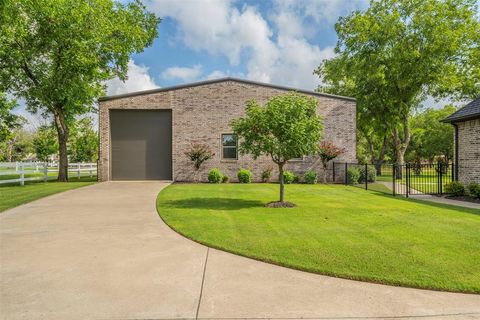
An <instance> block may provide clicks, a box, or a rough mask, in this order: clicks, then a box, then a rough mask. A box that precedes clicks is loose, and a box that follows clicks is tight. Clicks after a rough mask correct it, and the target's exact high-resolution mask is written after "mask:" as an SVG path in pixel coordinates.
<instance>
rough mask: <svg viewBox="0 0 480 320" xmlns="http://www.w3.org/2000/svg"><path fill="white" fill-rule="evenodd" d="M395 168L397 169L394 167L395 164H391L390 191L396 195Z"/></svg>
mask: <svg viewBox="0 0 480 320" xmlns="http://www.w3.org/2000/svg"><path fill="white" fill-rule="evenodd" d="M396 170H397V169H396V168H395V165H394V164H392V184H393V188H392V192H393V196H395V195H396V194H395V185H396V183H395V174H396Z"/></svg>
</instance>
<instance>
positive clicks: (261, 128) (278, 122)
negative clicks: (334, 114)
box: [232, 92, 323, 207]
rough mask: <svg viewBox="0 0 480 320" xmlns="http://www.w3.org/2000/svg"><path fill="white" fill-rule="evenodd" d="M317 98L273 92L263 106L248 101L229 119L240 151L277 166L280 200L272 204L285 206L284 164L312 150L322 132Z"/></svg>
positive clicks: (315, 146) (314, 148) (313, 150)
mask: <svg viewBox="0 0 480 320" xmlns="http://www.w3.org/2000/svg"><path fill="white" fill-rule="evenodd" d="M317 105H318V101H317V100H316V99H315V98H313V97H309V96H305V95H300V94H298V93H295V92H292V93H288V94H285V95H280V96H275V97H273V98H271V99H269V100H268V102H267V103H266V104H265V106H261V105H260V104H258V103H257V102H256V101H249V102H247V108H246V115H245V117H241V118H239V119H236V120H234V121H233V122H232V128H233V131H234V132H235V133H236V134H238V136H239V137H240V138H241V142H240V146H239V149H240V152H241V153H242V154H246V153H248V154H251V155H252V156H253V158H254V159H257V158H258V157H259V156H261V155H265V156H269V157H271V159H272V161H273V162H274V163H275V164H277V166H278V172H279V175H278V180H279V182H280V200H279V202H278V203H272V205H273V206H280V207H283V206H288V205H289V204H288V203H286V202H285V201H284V198H285V196H284V193H285V192H284V177H283V171H284V166H285V164H286V163H287V161H288V160H291V159H294V158H298V157H302V156H305V155H312V154H315V153H316V152H317V151H318V149H319V143H320V138H321V136H322V129H323V126H322V121H321V118H320V116H318V115H317V114H316V111H317Z"/></svg>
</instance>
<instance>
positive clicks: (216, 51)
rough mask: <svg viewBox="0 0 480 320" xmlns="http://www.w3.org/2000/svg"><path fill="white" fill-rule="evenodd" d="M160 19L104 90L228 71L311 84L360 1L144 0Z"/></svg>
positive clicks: (156, 84) (139, 87)
mask: <svg viewBox="0 0 480 320" xmlns="http://www.w3.org/2000/svg"><path fill="white" fill-rule="evenodd" d="M146 5H147V7H148V8H149V10H151V11H153V12H155V13H156V14H157V15H158V16H159V17H161V18H162V19H163V20H162V22H161V23H160V25H159V27H158V38H157V39H156V40H155V42H154V44H153V46H152V47H150V48H147V49H146V50H145V51H144V52H142V53H140V54H136V55H133V56H132V60H131V61H130V72H129V80H128V81H126V83H121V82H120V81H118V80H113V81H110V82H109V87H108V94H118V93H124V92H131V91H137V90H143V89H151V88H154V87H165V86H170V85H175V84H181V83H188V82H192V81H199V80H205V79H214V78H220V77H225V76H232V77H239V78H245V79H251V80H256V81H261V82H268V83H273V84H283V85H288V86H292V87H298V88H302V89H309V90H313V89H315V87H316V86H317V85H318V84H319V81H318V78H317V77H316V76H314V75H313V74H312V72H313V70H314V68H315V67H316V66H317V65H318V64H319V63H320V62H321V61H322V60H323V59H325V58H330V57H332V56H333V55H334V51H333V49H334V47H335V43H336V40H337V39H336V34H335V29H334V25H335V22H336V21H337V20H338V18H339V17H340V16H345V15H347V14H348V13H349V12H351V11H352V10H357V9H363V8H365V7H366V6H367V5H368V2H367V1H365V0H331V1H327V0H306V1H294V0H271V1H233V0H232V1H228V0H218V1H215V0H212V1H209V0H177V1H174V0H165V1H164V0H149V1H147V2H146Z"/></svg>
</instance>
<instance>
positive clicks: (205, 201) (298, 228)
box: [157, 184, 480, 293]
mask: <svg viewBox="0 0 480 320" xmlns="http://www.w3.org/2000/svg"><path fill="white" fill-rule="evenodd" d="M286 192H287V193H286V199H287V200H288V201H292V202H294V203H296V204H297V205H298V207H296V208H265V207H263V205H264V204H265V203H267V202H269V201H272V200H275V199H276V198H277V197H278V185H275V184H249V185H244V184H220V185H216V184H215V185H210V184H172V185H170V186H169V187H167V188H165V189H164V190H162V191H161V192H160V193H159V195H158V198H157V209H158V212H159V215H160V217H161V218H162V219H163V220H164V221H165V223H166V224H167V225H169V226H170V227H171V228H173V229H174V230H176V231H177V232H179V233H180V234H182V235H183V236H185V237H187V238H190V239H192V240H194V241H197V242H199V243H202V244H205V245H207V246H210V247H213V248H217V249H221V250H225V251H228V252H232V253H235V254H238V255H242V256H246V257H250V258H253V259H257V260H261V261H264V262H269V263H273V264H277V265H281V266H285V267H290V268H294V269H299V270H303V271H309V272H314V273H319V274H324V275H329V276H335V277H341V278H347V279H353V280H361V281H369V282H375V283H382V284H390V285H399V286H406V287H414V288H424V289H434V290H444V291H453V292H467V293H480V264H478V261H480V232H478V230H480V210H476V209H466V208H465V209H464V208H460V207H453V206H446V205H439V204H433V203H425V202H419V201H415V200H408V199H404V198H394V197H392V196H388V195H383V194H380V193H377V192H373V191H365V190H361V189H358V188H352V187H348V186H341V185H287V186H286Z"/></svg>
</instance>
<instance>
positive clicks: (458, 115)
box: [442, 97, 480, 123]
mask: <svg viewBox="0 0 480 320" xmlns="http://www.w3.org/2000/svg"><path fill="white" fill-rule="evenodd" d="M475 118H480V97H478V98H477V99H475V100H473V101H472V102H470V103H468V104H467V105H465V106H464V107H462V108H460V109H458V110H457V111H456V112H454V113H453V114H451V115H449V116H448V117H446V118H445V119H443V120H442V122H450V123H451V122H458V121H466V120H470V119H475Z"/></svg>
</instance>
